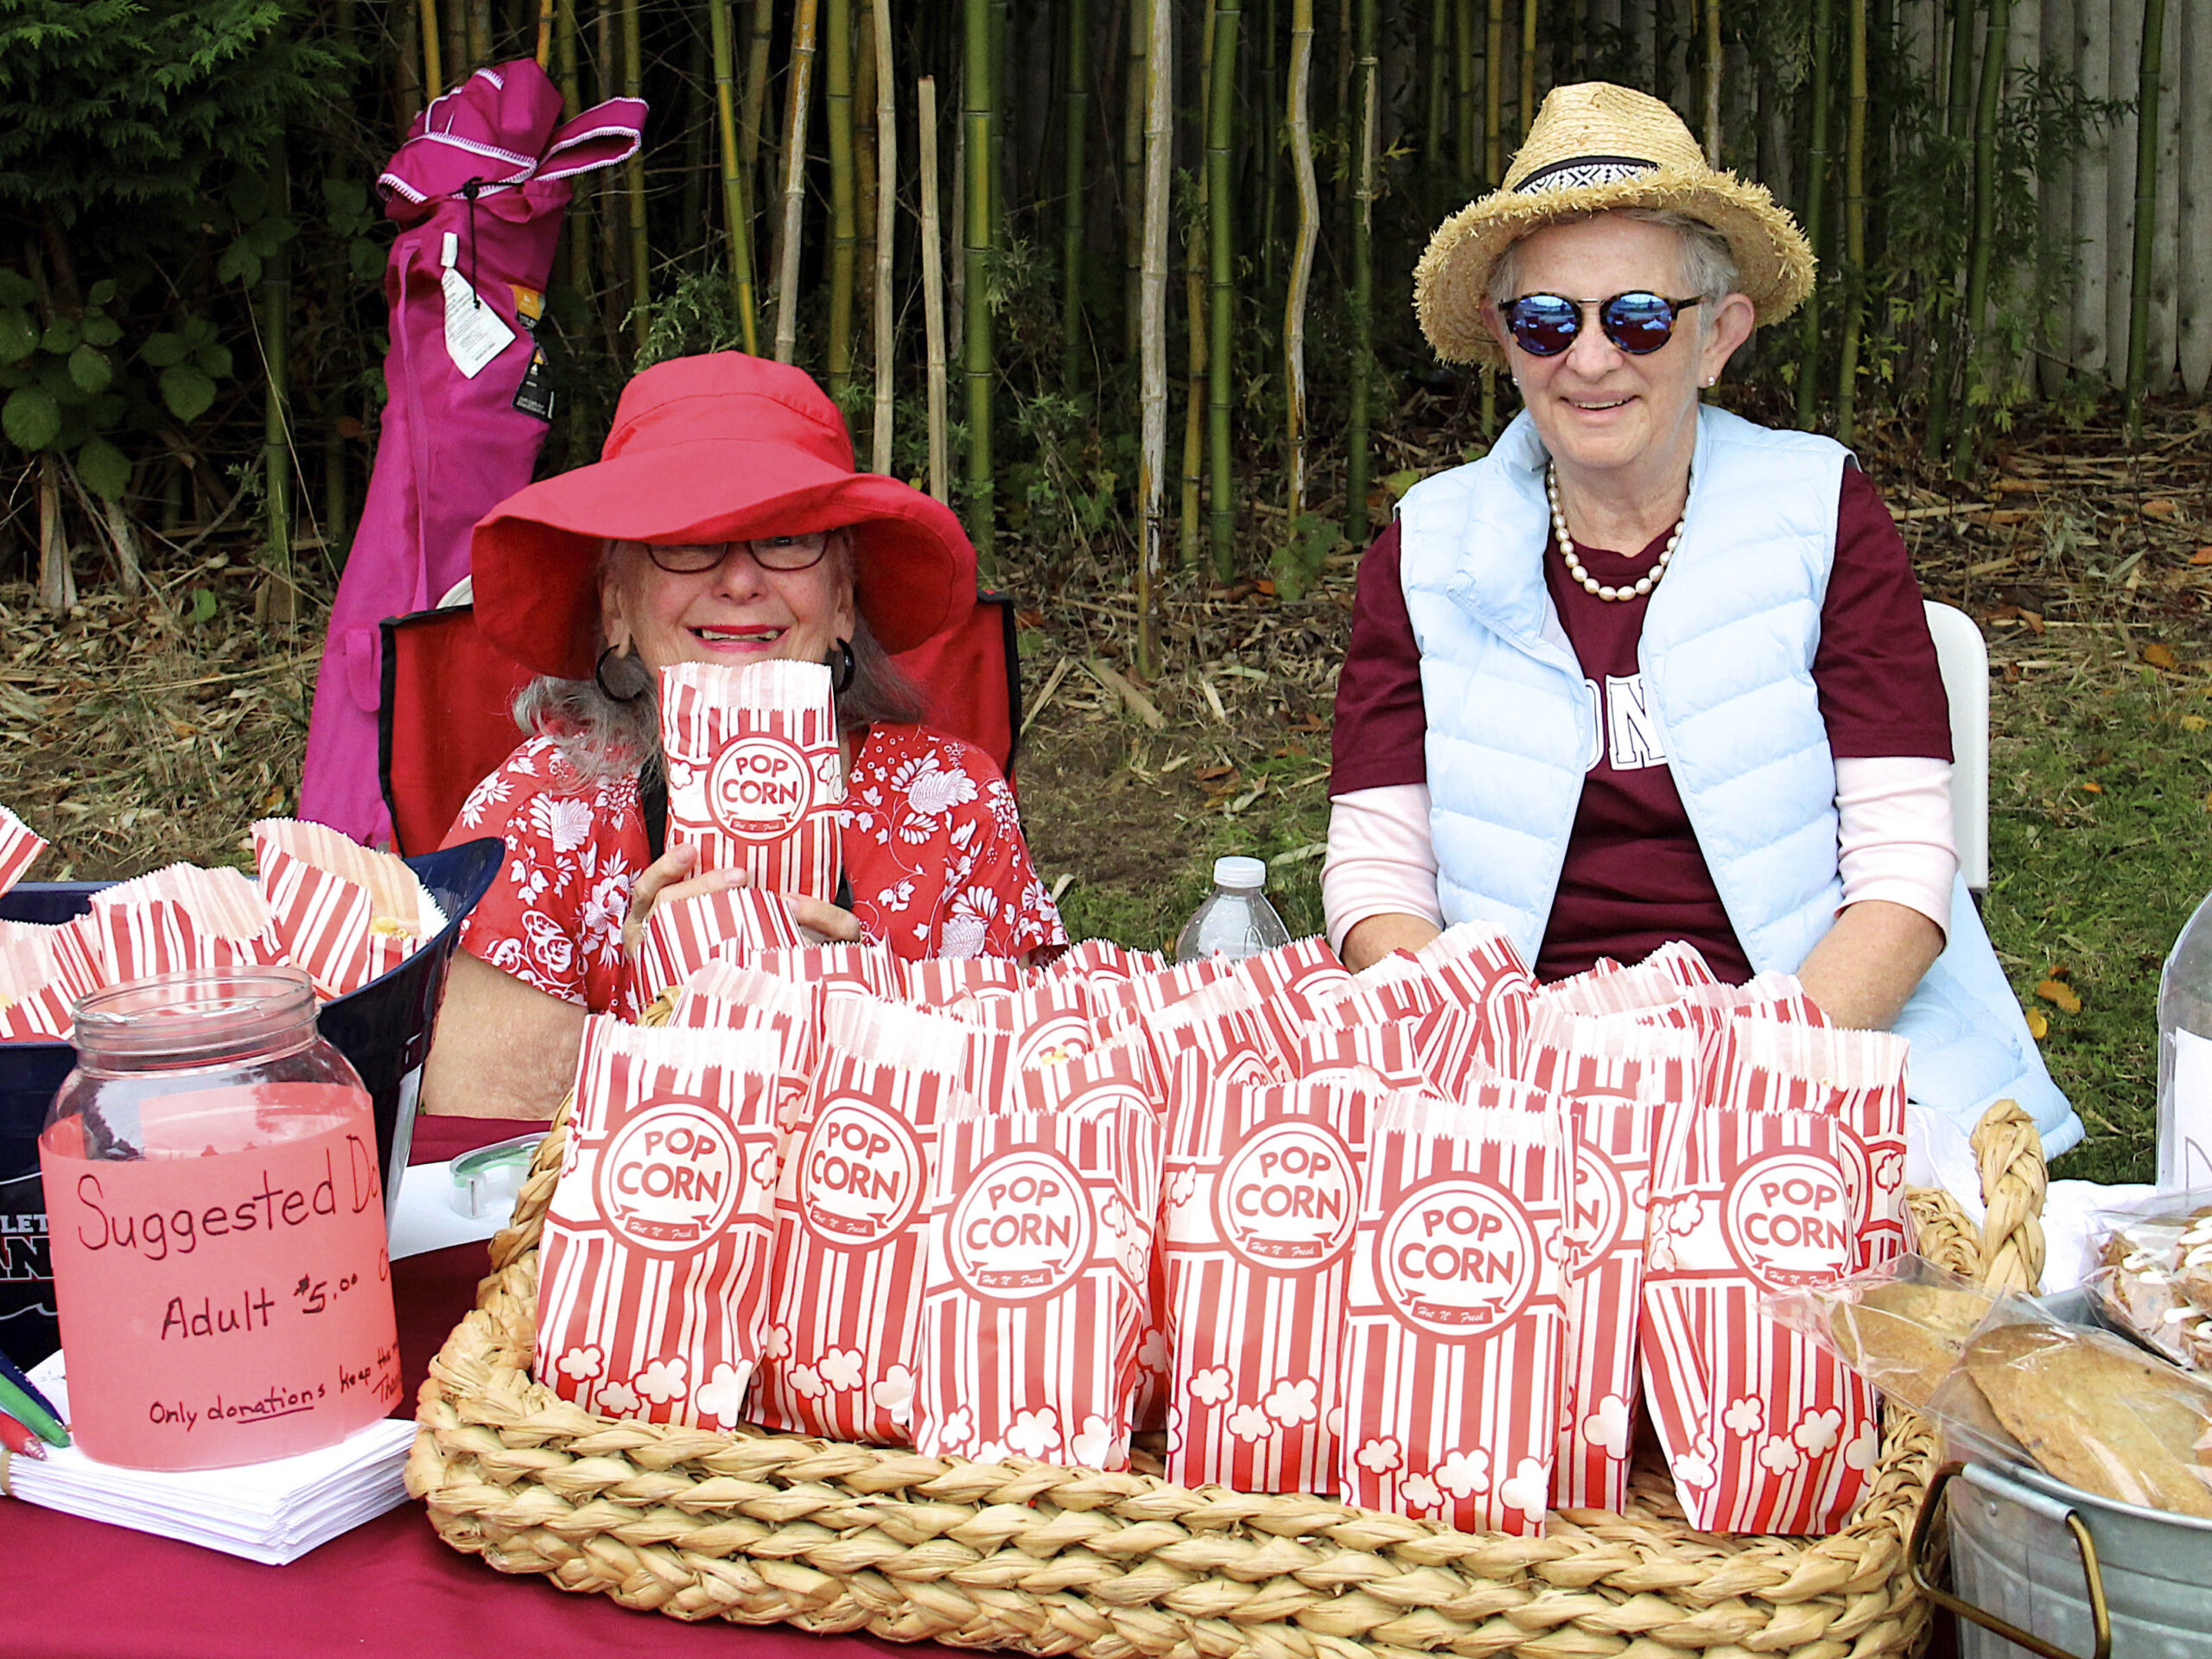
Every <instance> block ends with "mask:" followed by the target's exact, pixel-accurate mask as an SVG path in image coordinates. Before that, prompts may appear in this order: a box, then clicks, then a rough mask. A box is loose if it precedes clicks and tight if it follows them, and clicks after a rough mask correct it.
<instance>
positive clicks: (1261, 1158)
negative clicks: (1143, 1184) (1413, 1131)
mask: <svg viewBox="0 0 2212 1659" xmlns="http://www.w3.org/2000/svg"><path fill="white" fill-rule="evenodd" d="M1369 1082H1370V1085H1372V1086H1371V1087H1370V1088H1368V1089H1360V1088H1355V1087H1349V1086H1345V1085H1344V1084H1336V1083H1312V1082H1301V1083H1293V1084H1273V1085H1269V1086H1266V1087H1262V1088H1248V1087H1246V1086H1243V1085H1242V1084H1230V1085H1228V1086H1227V1087H1225V1088H1222V1089H1217V1090H1214V1091H1213V1092H1212V1093H1211V1095H1210V1096H1208V1097H1207V1099H1206V1100H1205V1103H1203V1104H1202V1105H1201V1106H1200V1108H1199V1109H1198V1110H1195V1111H1191V1112H1186V1113H1185V1114H1184V1115H1183V1116H1182V1118H1181V1120H1180V1121H1179V1123H1178V1125H1177V1128H1176V1133H1177V1139H1176V1141H1175V1142H1174V1143H1173V1145H1171V1146H1170V1147H1169V1148H1168V1151H1167V1156H1166V1192H1165V1197H1164V1201H1163V1203H1162V1204H1161V1206H1160V1211H1161V1217H1162V1236H1161V1243H1160V1254H1161V1255H1163V1256H1164V1257H1165V1259H1166V1266H1167V1326H1168V1334H1169V1348H1170V1351H1171V1352H1172V1353H1173V1366H1174V1371H1173V1381H1172V1382H1171V1383H1170V1386H1169V1390H1168V1396H1167V1397H1168V1407H1169V1409H1168V1419H1167V1424H1168V1429H1167V1462H1166V1477H1167V1478H1168V1479H1169V1480H1171V1481H1173V1482H1175V1483H1176V1484H1179V1485H1183V1486H1201V1485H1206V1484H1216V1483H1217V1484H1222V1485H1225V1486H1230V1487H1234V1488H1235V1489H1236V1490H1237V1491H1243V1492H1325V1491H1333V1490H1334V1487H1335V1481H1336V1474H1337V1465H1338V1445H1337V1433H1336V1427H1335V1425H1336V1424H1337V1423H1338V1421H1341V1418H1340V1416H1339V1414H1338V1397H1337V1389H1338V1359H1339V1350H1340V1349H1341V1347H1342V1345H1343V1340H1344V1302H1345V1295H1346V1291H1347V1283H1348V1278H1349V1275H1350V1273H1351V1244H1352V1233H1353V1230H1354V1228H1355V1227H1356V1226H1357V1223H1358V1219H1359V1192H1360V1172H1361V1169H1362V1168H1363V1166H1364V1163H1365V1161H1366V1156H1367V1140H1368V1124H1369V1121H1370V1117H1371V1116H1373V1115H1374V1113H1375V1112H1376V1110H1377V1109H1379V1108H1380V1106H1381V1104H1382V1103H1383V1099H1384V1098H1385V1097H1386V1095H1385V1091H1384V1090H1383V1088H1382V1087H1381V1079H1380V1078H1377V1077H1371V1076H1370V1078H1369Z"/></svg>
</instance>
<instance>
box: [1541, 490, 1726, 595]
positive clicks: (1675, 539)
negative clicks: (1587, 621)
mask: <svg viewBox="0 0 2212 1659" xmlns="http://www.w3.org/2000/svg"><path fill="white" fill-rule="evenodd" d="M1544 493H1545V494H1546V495H1548V496H1549V497H1550V498H1551V504H1552V533H1553V534H1554V536H1556V537H1559V556H1560V558H1562V559H1564V560H1565V561H1566V562H1567V575H1570V576H1573V578H1574V579H1575V581H1576V582H1580V583H1581V585H1582V589H1583V591H1584V592H1585V593H1589V594H1596V595H1597V596H1598V597H1599V599H1641V598H1643V595H1644V594H1648V593H1649V592H1650V591H1651V590H1652V589H1653V588H1656V587H1657V586H1658V585H1659V578H1660V577H1662V576H1663V575H1666V574H1667V566H1668V564H1669V563H1670V562H1671V561H1672V560H1673V558H1674V556H1675V549H1676V548H1677V547H1680V546H1681V542H1682V525H1683V524H1685V523H1687V522H1688V518H1689V516H1690V505H1689V499H1688V497H1687V496H1685V497H1684V498H1683V500H1682V516H1681V518H1677V519H1675V528H1674V531H1673V533H1672V534H1670V535H1669V537H1667V545H1666V546H1665V547H1663V548H1662V549H1660V550H1659V556H1658V558H1656V560H1654V561H1653V562H1652V565H1651V569H1650V570H1649V573H1647V574H1646V575H1643V576H1640V577H1638V578H1637V582H1636V585H1635V586H1634V587H1632V588H1612V587H1608V586H1607V585H1606V584H1605V583H1604V582H1599V580H1598V578H1597V577H1595V576H1593V575H1591V574H1590V573H1589V572H1588V571H1587V570H1585V569H1583V568H1582V561H1581V560H1580V558H1578V557H1576V556H1575V552H1574V537H1572V536H1570V535H1568V534H1567V513H1566V512H1565V510H1564V509H1562V508H1561V507H1560V504H1559V468H1558V467H1556V466H1552V467H1546V468H1544Z"/></svg>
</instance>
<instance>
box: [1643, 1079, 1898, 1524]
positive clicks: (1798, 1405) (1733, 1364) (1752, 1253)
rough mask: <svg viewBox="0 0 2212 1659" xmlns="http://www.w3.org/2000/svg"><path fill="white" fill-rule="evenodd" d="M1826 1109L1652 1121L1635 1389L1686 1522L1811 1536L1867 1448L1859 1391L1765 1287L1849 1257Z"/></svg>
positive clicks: (1869, 1460) (1869, 1424) (1836, 1508)
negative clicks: (1779, 1312) (1765, 1307)
mask: <svg viewBox="0 0 2212 1659" xmlns="http://www.w3.org/2000/svg"><path fill="white" fill-rule="evenodd" d="M1841 1139H1842V1137H1841V1135H1840V1129H1839V1128H1838V1125H1837V1122H1836V1120H1835V1119H1834V1118H1833V1117H1829V1116H1824V1115H1822V1114H1821V1113H1817V1112H1808V1111H1778V1112H1752V1111H1733V1110H1729V1109H1725V1108H1721V1107H1716V1106H1711V1105H1701V1106H1699V1107H1696V1108H1694V1109H1690V1110H1687V1111H1683V1112H1679V1113H1675V1114H1673V1115H1672V1116H1670V1117H1669V1120H1668V1121H1667V1122H1666V1124H1665V1126H1664V1128H1663V1131H1662V1141H1661V1145H1660V1148H1659V1152H1658V1154H1657V1157H1656V1160H1655V1161H1654V1164H1653V1173H1652V1200H1651V1206H1650V1218H1649V1230H1650V1242H1649V1247H1648V1251H1647V1266H1646V1269H1645V1274H1644V1282H1643V1332H1642V1349H1643V1387H1644V1398H1645V1401H1646V1402H1647V1403H1648V1404H1649V1407H1650V1409H1651V1414H1652V1419H1653V1421H1654V1422H1655V1423H1656V1426H1657V1427H1658V1430H1659V1440H1660V1443H1661V1445H1662V1446H1664V1447H1665V1448H1666V1452H1667V1462H1668V1466H1669V1468H1670V1469H1671V1470H1672V1471H1673V1474H1674V1478H1675V1495H1676V1496H1677V1497H1679V1498H1680V1499H1681V1505H1682V1511H1683V1514H1684V1515H1685V1516H1687V1517H1688V1522H1689V1524H1690V1525H1691V1526H1692V1527H1694V1528H1696V1529H1700V1530H1701V1531H1715V1532H1771V1533H1825V1532H1833V1531H1834V1529H1836V1528H1838V1527H1840V1526H1841V1525H1842V1524H1843V1523H1844V1522H1845V1521H1846V1520H1847V1519H1848V1517H1849V1516H1850V1514H1851V1510H1852V1506H1853V1504H1854V1503H1857V1502H1858V1499H1859V1493H1860V1491H1862V1490H1863V1489H1864V1488H1865V1486H1866V1480H1867V1476H1868V1471H1871V1470H1872V1468H1873V1466H1874V1460H1875V1459H1876V1458H1877V1457H1878V1455H1879V1453H1880V1451H1881V1433H1880V1429H1879V1427H1878V1417H1877V1415H1876V1409H1875V1397H1874V1392H1873V1390H1872V1389H1871V1388H1870V1387H1868V1386H1867V1385H1866V1383H1864V1382H1862V1381H1861V1380H1860V1379H1859V1377H1857V1376H1853V1374H1852V1373H1851V1372H1850V1371H1849V1370H1846V1369H1845V1367H1844V1365H1843V1364H1842V1363H1841V1362H1840V1360H1838V1359H1836V1358H1835V1357H1834V1356H1833V1355H1831V1354H1827V1353H1825V1352H1823V1351H1821V1349H1819V1348H1818V1347H1816V1346H1815V1345H1814V1344H1813V1342H1812V1341H1811V1340H1810V1339H1809V1338H1807V1337H1805V1336H1803V1335H1802V1334H1800V1333H1799V1332H1796V1331H1792V1330H1790V1329H1789V1328H1788V1327H1787V1326H1785V1325H1780V1324H1777V1322H1776V1321H1774V1320H1772V1319H1768V1318H1767V1317H1766V1316H1765V1315H1764V1313H1761V1312H1760V1310H1759V1300H1760V1299H1761V1298H1762V1297H1764V1296H1768V1295H1771V1294H1779V1293H1782V1292H1784V1291H1790V1290H1797V1289H1802V1287H1805V1286H1807V1285H1815V1284H1824V1283H1826V1282H1827V1281H1830V1280H1832V1279H1836V1278H1840V1277H1841V1276H1842V1275H1843V1274H1847V1273H1848V1272H1849V1271H1850V1270H1851V1263H1852V1260H1853V1255H1854V1253H1855V1248H1856V1239H1855V1237H1854V1236H1853V1233H1854V1230H1853V1224H1852V1200H1851V1195H1850V1191H1849V1188H1848V1186H1847V1183H1846V1181H1845V1179H1844V1158H1843V1151H1842V1146H1841Z"/></svg>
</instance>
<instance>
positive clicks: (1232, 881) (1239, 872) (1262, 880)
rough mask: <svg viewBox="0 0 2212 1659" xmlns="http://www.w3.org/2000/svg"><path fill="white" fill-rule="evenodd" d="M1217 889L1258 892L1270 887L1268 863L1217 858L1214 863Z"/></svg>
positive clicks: (1214, 881) (1254, 859)
mask: <svg viewBox="0 0 2212 1659" xmlns="http://www.w3.org/2000/svg"><path fill="white" fill-rule="evenodd" d="M1213 884H1214V886H1216V887H1230V888H1235V889H1237V890H1240V891H1242V890H1245V889H1249V890H1251V891H1253V892H1258V891H1260V890H1261V889H1262V888H1264V887H1266V886H1267V885H1268V867H1267V863H1266V861H1264V860H1262V859H1257V858H1217V859H1216V860H1214V861H1213Z"/></svg>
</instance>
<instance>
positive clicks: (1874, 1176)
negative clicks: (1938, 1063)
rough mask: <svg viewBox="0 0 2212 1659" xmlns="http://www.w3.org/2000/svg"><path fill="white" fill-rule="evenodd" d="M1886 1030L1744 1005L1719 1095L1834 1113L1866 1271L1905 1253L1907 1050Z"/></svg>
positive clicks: (1722, 1055)
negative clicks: (1774, 1014)
mask: <svg viewBox="0 0 2212 1659" xmlns="http://www.w3.org/2000/svg"><path fill="white" fill-rule="evenodd" d="M1909 1047H1910V1045H1908V1044H1907V1042H1906V1041H1905V1039H1904V1038H1902V1037H1899V1036H1897V1035H1895V1034H1893V1033H1890V1032H1886V1031H1844V1030H1840V1029H1838V1028H1836V1027H1831V1026H1827V1025H1820V1026H1812V1025H1803V1024H1791V1023H1787V1022H1784V1021H1782V1020H1770V1019H1760V1018H1758V1017H1755V1016H1753V1015H1751V1014H1737V1015H1736V1016H1734V1017H1732V1019H1730V1020H1729V1021H1728V1023H1727V1024H1726V1027H1723V1028H1722V1031H1721V1033H1720V1035H1719V1042H1718V1046H1717V1048H1716V1051H1715V1052H1716V1054H1717V1058H1716V1060H1715V1062H1714V1066H1713V1078H1714V1081H1713V1100H1714V1101H1715V1102H1716V1103H1719V1104H1720V1105H1723V1106H1726V1107H1730V1108H1732V1109H1736V1110H1738V1111H1776V1110H1805V1111H1813V1112H1818V1113H1820V1114H1821V1116H1826V1117H1830V1118H1833V1119H1834V1121H1835V1124H1836V1128H1837V1130H1838V1140H1837V1147H1836V1150H1837V1154H1838V1155H1839V1156H1840V1158H1841V1159H1842V1160H1843V1177H1844V1181H1845V1183H1846V1185H1847V1190H1848V1192H1850V1194H1851V1199H1852V1225H1853V1230H1854V1232H1855V1235H1856V1243H1855V1247H1854V1249H1853V1254H1852V1259H1851V1263H1850V1266H1849V1267H1848V1268H1847V1269H1845V1271H1847V1272H1852V1273H1860V1272H1864V1271H1865V1270H1866V1268H1873V1267H1879V1266H1880V1265H1881V1264H1882V1263H1883V1262H1887V1261H1889V1260H1890V1259H1891V1257H1892V1256H1897V1255H1903V1254H1904V1248H1905V1243H1904V1231H1905V1206H1904V1155H1905V1146H1904V1107H1905V1058H1906V1054H1907V1052H1908V1049H1909Z"/></svg>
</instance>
